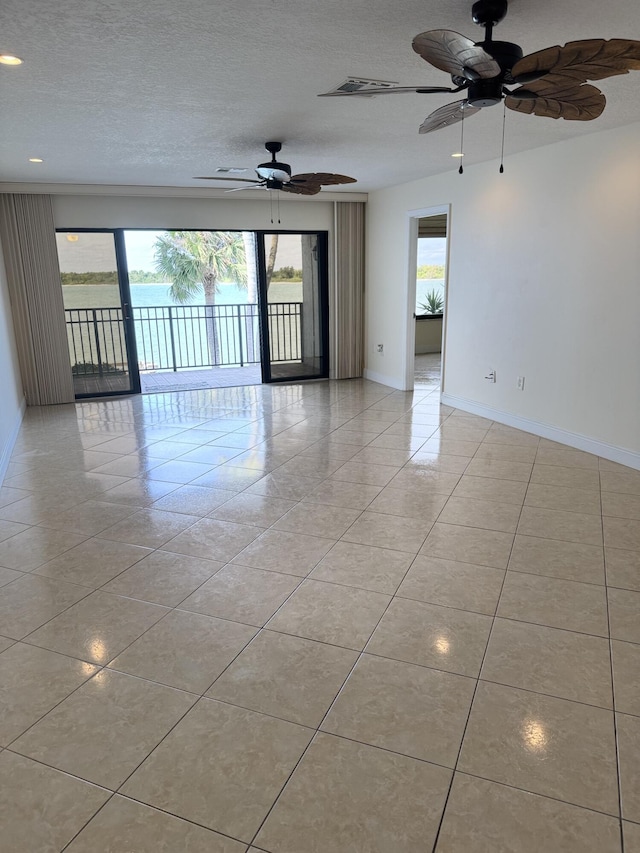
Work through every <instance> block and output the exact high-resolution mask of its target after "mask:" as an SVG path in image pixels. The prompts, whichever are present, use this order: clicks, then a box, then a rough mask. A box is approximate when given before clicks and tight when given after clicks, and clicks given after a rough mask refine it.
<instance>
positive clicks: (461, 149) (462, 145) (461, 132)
mask: <svg viewBox="0 0 640 853" xmlns="http://www.w3.org/2000/svg"><path fill="white" fill-rule="evenodd" d="M461 109H462V121H461V122H460V168H459V169H458V174H459V175H461V174H462V173H463V172H464V169H463V168H462V158H463V157H464V104H463V105H462V107H461Z"/></svg>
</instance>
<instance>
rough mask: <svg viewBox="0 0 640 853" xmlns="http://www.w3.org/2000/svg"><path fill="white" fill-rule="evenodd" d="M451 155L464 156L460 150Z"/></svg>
mask: <svg viewBox="0 0 640 853" xmlns="http://www.w3.org/2000/svg"><path fill="white" fill-rule="evenodd" d="M451 156H452V157H464V154H461V153H460V152H459V151H458V152H456V153H455V154H452V155H451Z"/></svg>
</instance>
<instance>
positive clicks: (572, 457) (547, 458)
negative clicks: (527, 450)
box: [536, 446, 598, 470]
mask: <svg viewBox="0 0 640 853" xmlns="http://www.w3.org/2000/svg"><path fill="white" fill-rule="evenodd" d="M536 464H538V465H558V466H559V467H561V468H588V469H592V470H597V468H598V457H597V456H594V455H593V454H592V453H585V452H584V451H582V450H571V449H555V448H548V447H542V446H541V447H539V448H538V453H537V455H536Z"/></svg>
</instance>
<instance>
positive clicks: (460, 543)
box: [420, 523, 513, 569]
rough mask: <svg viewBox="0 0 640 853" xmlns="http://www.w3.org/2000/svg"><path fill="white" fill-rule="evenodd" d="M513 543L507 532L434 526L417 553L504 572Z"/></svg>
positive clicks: (456, 526) (449, 525) (447, 525)
mask: <svg viewBox="0 0 640 853" xmlns="http://www.w3.org/2000/svg"><path fill="white" fill-rule="evenodd" d="M512 544H513V535H512V534H510V533H502V532H500V531H496V530H482V529H480V528H477V527H476V528H474V527H462V526H460V525H455V524H440V523H437V524H435V525H434V526H433V529H432V530H431V532H430V533H429V535H428V537H427V540H426V542H425V543H424V545H423V546H422V549H421V550H420V554H421V555H422V556H427V557H440V558H441V559H443V560H459V561H460V562H462V563H476V564H479V565H481V566H490V567H492V568H495V569H505V568H506V567H507V561H508V559H509V553H510V551H511V546H512Z"/></svg>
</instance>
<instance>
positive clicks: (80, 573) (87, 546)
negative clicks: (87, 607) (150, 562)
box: [34, 537, 151, 589]
mask: <svg viewBox="0 0 640 853" xmlns="http://www.w3.org/2000/svg"><path fill="white" fill-rule="evenodd" d="M150 553H151V551H150V549H149V548H140V547H139V546H138V545H128V544H126V543H124V542H110V541H108V540H106V539H98V538H95V537H94V538H93V539H87V540H85V541H84V542H81V543H80V544H79V545H76V546H75V547H74V548H72V549H71V550H70V551H65V553H64V554H61V555H60V556H59V557H54V558H53V560H49V561H48V562H46V563H43V565H41V566H40V567H39V568H37V569H35V570H34V574H36V575H42V577H47V578H54V579H55V580H61V581H67V583H77V584H80V585H82V586H88V587H91V588H92V589H96V588H97V587H99V586H102V585H103V584H105V583H107V581H110V580H111V579H112V578H114V577H115V576H116V575H119V574H120V572H123V571H124V570H125V569H128V568H129V567H130V566H132V565H134V563H137V562H138V561H139V560H142V559H143V558H144V557H147V556H148V555H149V554H150Z"/></svg>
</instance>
